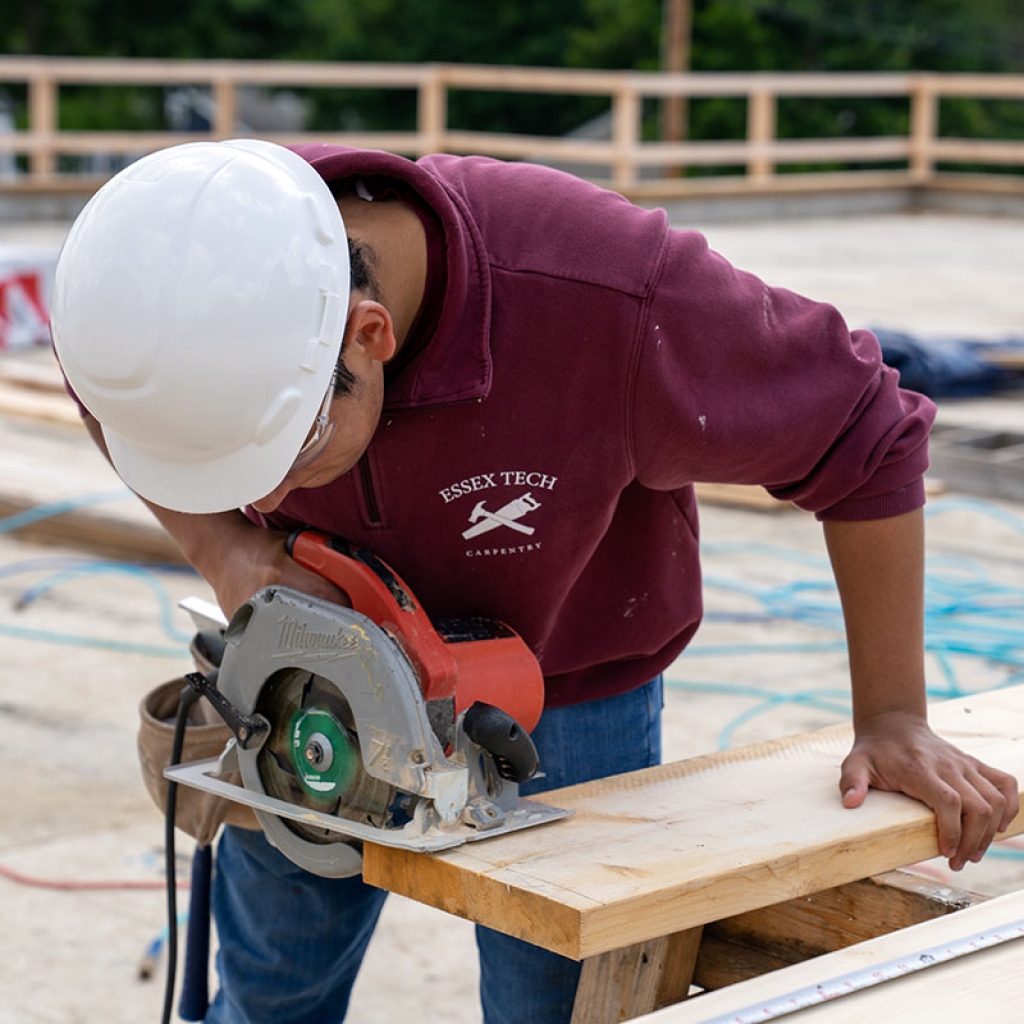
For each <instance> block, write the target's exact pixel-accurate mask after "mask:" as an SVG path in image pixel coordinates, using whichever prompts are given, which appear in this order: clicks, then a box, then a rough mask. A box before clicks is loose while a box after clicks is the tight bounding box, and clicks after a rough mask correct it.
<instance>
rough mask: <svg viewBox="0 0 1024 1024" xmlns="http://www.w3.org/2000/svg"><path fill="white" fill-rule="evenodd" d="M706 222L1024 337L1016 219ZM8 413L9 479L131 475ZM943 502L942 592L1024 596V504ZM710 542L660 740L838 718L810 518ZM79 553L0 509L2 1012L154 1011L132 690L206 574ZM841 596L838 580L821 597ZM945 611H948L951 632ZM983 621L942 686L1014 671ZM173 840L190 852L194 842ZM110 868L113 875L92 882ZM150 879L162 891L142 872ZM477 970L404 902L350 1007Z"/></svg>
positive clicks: (86, 1016)
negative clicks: (33, 532)
mask: <svg viewBox="0 0 1024 1024" xmlns="http://www.w3.org/2000/svg"><path fill="white" fill-rule="evenodd" d="M696 226H699V225H696ZM62 230H63V228H62V226H52V225H27V226H21V227H18V228H14V227H10V226H4V227H0V240H3V241H11V242H18V241H21V242H32V241H35V242H37V243H38V244H55V243H57V242H59V238H60V237H61V233H62ZM708 233H709V236H710V240H711V244H712V246H713V247H714V248H717V249H719V250H720V251H722V252H723V253H724V254H725V255H726V256H728V257H729V258H730V259H732V260H733V261H734V262H735V263H737V264H738V265H740V266H743V267H745V268H747V269H751V270H754V271H755V272H757V273H759V274H760V275H761V276H763V277H765V278H766V279H767V280H769V281H771V282H772V283H776V284H783V285H786V286H789V287H792V288H795V289H796V290H799V291H803V292H806V293H808V294H812V295H815V296H816V297H820V298H824V299H827V300H829V301H832V302H834V303H836V305H838V306H839V307H840V308H841V309H843V310H844V312H846V314H847V318H848V320H850V322H851V323H854V324H856V325H858V326H860V325H873V326H884V327H889V328H892V329H901V330H907V331H910V332H914V333H918V334H925V335H930V334H935V335H944V336H966V337H972V338H974V337H986V338H993V339H998V338H1002V337H1005V336H1007V335H1016V336H1020V335H1022V334H1024V289H1022V288H1021V287H1020V282H1021V281H1024V244H1022V243H1024V225H1022V224H1021V223H1020V222H1019V221H1012V220H1000V219H994V218H993V219H988V218H979V217H958V216H952V215H950V216H935V215H927V216H912V217H904V216H874V217H859V218H851V219H829V220H810V221H786V222H779V223H751V224H719V225H713V226H709V228H708ZM8 358H14V357H8ZM940 417H942V418H946V419H950V420H953V419H958V420H960V421H964V422H969V423H973V424H976V425H982V426H993V425H999V426H1000V428H1002V429H1018V430H1024V403H1022V401H1021V394H1020V393H1008V394H1006V395H1003V396H1000V397H999V398H991V399H984V400H974V401H971V402H955V403H952V402H951V403H942V404H941V407H940ZM0 432H2V433H3V436H4V443H3V444H2V445H0V468H3V470H4V474H3V475H4V477H5V478H9V477H10V476H11V475H12V473H13V470H12V469H11V466H12V465H13V464H14V463H13V461H12V460H17V459H18V458H19V455H18V451H17V450H18V449H19V448H20V449H21V450H22V451H26V452H27V451H30V452H31V455H30V458H31V459H32V460H34V464H36V465H38V466H39V474H38V479H39V480H40V481H41V484H40V495H39V501H45V500H49V495H51V494H55V493H56V492H57V491H58V490H59V483H58V482H56V481H54V482H53V483H51V482H50V479H51V477H52V476H53V475H54V474H53V470H54V467H58V468H59V470H60V471H61V472H60V473H59V474H57V475H59V476H60V477H61V478H62V479H63V480H64V487H65V490H67V489H68V488H70V486H71V481H73V482H74V489H78V490H79V491H80V493H86V492H91V493H95V492H100V491H104V490H106V489H110V488H113V487H116V485H117V481H116V479H115V478H114V477H113V475H112V473H111V471H110V470H109V468H108V467H107V466H106V464H105V463H104V462H103V461H102V459H100V458H99V457H98V455H96V453H94V452H93V451H92V449H91V448H90V447H89V446H88V443H87V442H86V441H85V439H84V437H83V436H81V435H80V434H76V433H75V432H73V431H70V430H69V428H65V427H52V426H51V427H44V426H43V425H40V424H31V423H27V422H26V421H18V422H13V421H9V420H2V421H0ZM21 459H22V461H21V462H18V463H17V472H18V473H19V474H23V473H24V456H21ZM48 474H49V475H48ZM60 496H62V497H64V496H66V494H64V493H61V495H60ZM116 504H117V503H115V504H112V505H111V506H110V511H111V514H112V515H113V514H114V513H115V511H116ZM119 504H120V505H121V506H123V505H124V504H125V503H124V502H121V503H119ZM929 512H930V537H929V547H928V552H929V573H930V579H931V583H932V587H933V591H934V592H935V593H936V594H939V593H942V592H943V588H944V587H951V588H952V590H953V591H954V592H963V593H967V592H968V591H972V592H978V591H981V592H989V591H993V592H994V591H995V590H996V589H997V588H998V587H1004V588H1007V589H1008V590H1014V588H1016V592H1017V593H1018V595H1019V588H1020V586H1021V580H1022V579H1024V573H1022V567H1024V537H1022V534H1024V506H1022V505H1020V504H1016V503H1013V502H1008V501H1000V502H991V501H989V500H987V498H986V496H984V495H965V494H961V493H958V492H955V491H949V490H947V491H946V492H945V493H943V494H940V495H937V496H936V497H935V498H934V499H933V501H932V502H931V505H930V509H929ZM703 539H704V545H705V552H706V553H705V568H706V575H707V583H708V586H707V606H708V619H707V623H706V625H705V627H704V629H703V630H702V632H701V635H700V637H699V638H698V640H697V642H696V643H695V644H694V645H693V647H692V648H691V650H690V651H689V652H688V653H687V654H686V655H684V656H683V657H682V658H681V659H679V661H678V662H677V663H676V664H675V665H674V666H673V668H672V670H671V671H670V672H669V674H668V680H669V690H668V695H667V706H666V716H665V753H666V757H668V758H672V759H675V758H681V757H686V756H690V755H694V754H698V753H701V752H704V751H707V750H709V749H714V748H716V747H718V746H720V745H737V744H742V743H748V742H754V741H758V740H761V739H764V738H768V737H771V736H779V735H784V734H788V733H792V732H798V731H803V730H806V729H810V728H815V727H817V726H820V725H828V724H832V723H834V722H836V721H838V720H840V719H841V718H842V717H843V716H844V714H845V710H844V708H845V701H844V697H843V694H844V693H845V689H846V679H845V663H844V657H843V653H842V651H841V649H840V648H839V646H838V644H837V641H838V640H839V637H838V634H837V633H836V632H835V631H834V630H832V629H830V628H827V627H823V626H820V625H816V626H811V625H809V624H808V623H806V622H804V621H800V620H798V619H793V618H787V617H784V616H783V615H782V611H781V609H782V602H783V601H784V599H786V598H787V597H788V596H790V594H791V589H792V588H793V587H794V586H796V587H803V586H804V585H807V584H816V583H818V582H825V581H827V579H828V575H827V570H826V569H825V566H824V562H823V558H824V551H823V546H822V542H821V536H820V530H819V528H818V527H817V525H816V524H815V523H814V522H813V520H811V519H810V517H808V516H805V515H803V514H801V513H798V512H795V511H790V510H777V511H753V510H749V509H743V508H730V507H723V506H717V505H708V506H707V507H706V508H705V509H704V512H703ZM82 555H83V552H81V551H78V550H74V549H72V548H68V547H53V546H46V547H42V546H38V545H35V544H31V543H27V542H25V541H24V540H23V539H19V535H18V534H17V533H16V532H15V533H11V532H4V530H3V523H2V522H0V655H2V662H0V664H2V665H3V670H2V671H0V778H2V779H3V780H4V783H5V784H4V785H3V786H2V787H0V869H2V870H7V871H8V872H11V871H13V872H18V873H21V874H22V875H23V876H27V881H31V882H34V883H37V884H27V881H26V880H24V879H23V880H22V881H15V880H12V879H11V878H10V877H7V878H3V877H0V906H2V908H3V910H2V915H3V917H2V920H3V928H2V929H0V1024H73V1022H83V1024H84V1022H88V1024H97V1022H103V1024H129V1022H130V1024H141V1022H145V1021H154V1022H155V1021H157V1020H158V1019H159V1010H160V1004H161V997H162V993H161V987H162V968H163V961H161V962H160V964H159V965H158V970H157V973H156V975H155V976H154V978H152V979H151V980H149V981H141V980H140V979H139V977H138V969H139V965H140V962H141V961H142V958H143V955H144V953H145V951H146V949H147V946H148V945H149V944H150V943H151V942H152V941H153V940H154V939H156V938H157V937H158V936H159V935H160V932H161V929H162V928H163V927H164V924H165V912H164V895H163V892H162V891H161V887H160V880H161V878H162V870H163V865H162V852H161V851H162V823H161V820H160V818H159V816H158V814H157V812H156V811H155V810H154V809H153V807H152V806H151V805H150V803H149V801H148V798H147V796H146V793H145V791H144V789H143V787H142V785H141V782H140V781H139V776H138V769H137V764H136V760H135V751H134V742H135V740H134V737H135V723H136V704H137V702H138V699H139V698H140V697H141V695H142V694H143V693H144V692H145V691H146V690H147V689H149V688H150V687H151V686H153V685H155V684H157V683H159V682H161V681H163V680H165V679H170V678H173V677H175V676H177V675H179V674H180V673H182V672H183V671H186V670H188V668H189V667H190V666H189V662H188V658H187V654H186V642H187V637H188V633H189V628H190V627H189V623H188V620H187V617H186V616H185V615H184V613H181V612H180V611H178V610H177V609H176V608H175V603H176V601H177V600H179V599H180V598H182V597H184V596H186V595H189V594H199V595H200V596H206V597H209V596H210V594H209V591H208V589H207V588H206V587H205V584H203V583H202V582H201V581H200V580H198V579H197V578H196V577H194V576H192V575H191V574H186V573H183V572H181V571H170V570H156V571H149V572H146V573H142V572H140V571H138V570H137V569H135V568H132V567H130V566H124V565H110V564H108V563H103V564H100V565H94V566H93V567H91V568H88V569H86V568H83V567H82V566H81V565H79V564H78V563H77V562H76V561H74V560H77V559H80V558H81V557H82ZM72 569H74V570H75V571H70V570H72ZM829 600H831V597H830V594H829V592H828V591H827V590H826V591H824V592H823V593H822V596H821V598H820V601H819V602H818V603H827V602H828V601H829ZM1016 615H1017V617H1016V618H1009V619H1008V620H1006V621H1004V622H1003V623H1002V624H1001V625H1002V626H1003V628H1006V629H1009V630H1015V631H1016V634H1017V636H1018V637H1020V636H1021V635H1024V613H1022V612H1021V611H1020V605H1019V602H1018V608H1017V612H1016ZM945 628H946V623H945V622H944V621H941V620H939V619H937V620H936V621H935V622H934V629H935V631H936V634H937V635H938V636H939V637H940V638H941V636H942V635H943V634H942V630H943V629H945ZM976 639H977V646H976V648H972V650H970V651H968V652H967V653H963V654H956V655H946V654H943V655H942V656H941V657H934V658H933V659H932V661H931V666H930V667H931V670H932V676H931V679H932V683H933V686H934V688H935V696H936V698H938V697H939V696H940V695H942V694H944V693H949V692H952V691H954V690H955V691H956V692H963V693H966V692H973V691H974V690H977V689H981V688H987V687H991V686H996V685H1000V684H1001V683H1003V682H1004V681H1005V680H1007V679H1008V678H1009V677H1010V676H1011V669H1009V668H1008V667H1007V666H1005V665H1001V664H999V663H998V662H996V661H994V660H992V659H991V658H990V657H988V656H986V650H987V649H986V647H985V645H984V640H985V637H984V635H983V634H982V631H980V630H977V631H976ZM767 647H770V648H771V650H767ZM1018 655H1019V646H1018ZM181 852H182V854H183V857H182V864H181V867H182V870H183V871H185V870H187V860H188V853H189V850H188V845H187V843H186V842H185V841H182V843H181ZM920 869H921V870H923V871H925V872H927V873H929V874H931V875H932V876H934V877H938V878H941V879H948V880H949V881H950V882H951V883H954V884H957V885H960V886H963V887H966V888H974V889H976V890H978V891H982V892H987V893H990V894H996V893H1000V892H1007V891H1012V890H1015V889H1019V888H1021V887H1022V886H1024V851H1022V850H1021V849H1020V848H1019V847H1018V846H1017V845H1016V844H1014V843H1009V844H1006V845H1004V846H1003V847H1002V848H1000V849H999V850H997V851H994V853H993V855H992V856H990V857H989V858H987V859H986V861H985V862H984V863H983V864H981V865H978V866H972V867H970V868H968V869H967V870H965V871H964V872H963V873H961V874H960V875H958V876H956V877H955V878H954V877H952V876H950V875H949V874H948V872H947V871H946V869H945V866H944V865H943V864H942V863H941V862H930V863H929V864H927V865H923V866H921V868H920ZM97 883H100V884H101V885H103V886H106V887H99V888H90V886H95V885H96V884H97ZM137 883H144V884H147V885H150V886H152V888H148V889H146V888H133V886H135V885H136V884H137ZM475 986H476V967H475V956H474V949H473V937H472V929H471V927H470V926H469V925H467V924H466V923H465V922H462V921H458V920H455V919H452V918H449V917H447V916H445V915H443V914H441V913H439V912H436V911H432V910H429V909H427V908H423V907H420V906H418V905H416V904H412V903H409V902H408V901H404V900H392V901H391V902H390V903H389V905H388V907H387V909H386V911H385V916H384V919H383V921H382V924H381V927H380V930H379V932H378V934H377V936H376V937H375V940H374V943H373V944H372V946H371V952H370V955H369V957H368V960H367V962H366V965H365V967H364V971H363V973H362V975H361V977H360V980H359V983H358V986H357V991H356V993H355V997H354V1000H353V1005H352V1009H351V1013H350V1016H349V1020H350V1021H351V1022H353V1024H379V1022H387V1021H392V1020H402V1019H428V1020H444V1021H446V1022H448V1024H474V1022H476V1021H478V1020H479V1011H478V1008H477V1001H476V993H475Z"/></svg>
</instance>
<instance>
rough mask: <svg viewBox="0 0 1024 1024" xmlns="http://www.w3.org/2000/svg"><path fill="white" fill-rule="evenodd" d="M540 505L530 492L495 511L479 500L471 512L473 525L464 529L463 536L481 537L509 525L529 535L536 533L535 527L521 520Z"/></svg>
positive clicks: (467, 537)
mask: <svg viewBox="0 0 1024 1024" xmlns="http://www.w3.org/2000/svg"><path fill="white" fill-rule="evenodd" d="M540 506H541V503H540V502H539V501H537V499H536V498H534V496H533V495H532V494H530V493H529V492H527V493H526V494H523V495H522V496H521V497H518V498H516V499H515V500H514V501H510V502H509V503H508V504H507V505H502V506H501V508H499V509H496V510H494V511H493V512H492V511H491V510H490V509H488V508H487V502H486V501H478V502H477V503H476V507H475V508H474V509H473V511H472V512H470V514H469V521H470V522H471V523H472V524H473V525H472V526H470V528H469V529H468V530H463V532H462V536H463V537H464V538H465V539H466V540H471V539H472V538H473V537H479V536H480V534H482V533H488V532H490V531H491V530H496V529H497V528H498V527H499V526H507V527H508V528H509V529H510V530H515V531H516V532H517V533H525V534H526V535H527V536H528V537H529V536H531V535H532V534H533V533H534V527H532V526H526V525H525V524H524V523H521V522H519V520H520V519H522V518H523V516H525V515H526V514H527V513H528V512H533V511H535V510H536V509H538V508H540Z"/></svg>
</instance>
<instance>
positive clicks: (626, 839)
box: [364, 686, 1024, 960]
mask: <svg viewBox="0 0 1024 1024" xmlns="http://www.w3.org/2000/svg"><path fill="white" fill-rule="evenodd" d="M932 721H933V724H934V725H935V727H936V729H937V731H939V732H940V733H941V734H943V735H945V736H947V737H948V738H949V739H951V740H952V741H953V742H955V743H957V744H959V745H960V746H961V747H963V748H964V749H966V750H968V751H969V752H971V753H973V754H974V755H975V756H978V757H980V758H982V759H983V760H985V761H988V762H989V763H991V764H994V765H996V766H998V767H1000V768H1003V769H1004V770H1006V771H1009V772H1011V773H1013V774H1014V775H1016V777H1017V778H1024V744H1020V743H1019V742H1018V737H1019V736H1021V735H1024V687H1020V686H1018V687H1014V688H1010V689H1005V690H997V691H993V692H991V693H986V694H981V695H979V696H976V697H967V698H962V699H960V700H957V701H950V702H947V703H941V704H936V705H934V706H933V708H932ZM850 741H851V730H850V729H849V727H848V726H837V727H833V728H829V729H824V730H820V731H818V732H813V733H808V734H805V735H801V736H794V737H789V738H787V739H782V740H778V741H774V742H771V743H764V744H758V745H755V746H751V747H745V748H740V749H737V750H732V751H725V752H722V753H718V754H712V755H708V756H706V757H700V758H695V759H693V760H689V761H682V762H677V763H675V764H669V765H663V766H661V767H658V768H651V769H648V770H646V771H642V772H634V773H630V774H627V775H620V776H616V777H613V778H609V779H602V780H599V781H597V782H593V783H588V784H586V785H583V786H575V787H571V788H568V789H562V790H557V791H554V792H552V793H548V794H546V796H545V799H546V800H547V801H548V802H549V803H551V804H554V805H556V806H560V807H568V808H572V809H574V810H575V812H576V813H575V815H574V816H573V817H571V818H568V819H564V820H561V821H558V822H556V823H552V824H549V825H545V826H541V827H539V828H533V829H527V830H525V831H522V832H516V833H512V834H510V835H505V836H499V837H495V838H493V839H489V840H487V841H486V842H479V843H471V844H467V845H466V846H463V847H460V848H458V849H456V850H453V851H449V852H445V853H442V854H436V855H425V854H415V853H410V852H408V851H402V850H394V849H387V848H384V847H378V846H373V845H370V844H368V845H367V846H366V848H365V850H364V876H365V878H366V880H367V881H368V882H370V883H371V884H373V885H378V886H380V887H382V888H385V889H389V890H392V891H394V892H397V893H400V894H402V895H404V896H407V897H410V898H412V899H416V900H419V901H420V902H423V903H426V904H430V905H432V906H435V907H439V908H440V909H442V910H445V911H448V912H449V913H452V914H456V915H458V916H460V917H464V918H468V919H469V920H473V921H478V922H480V923H482V924H485V925H488V926H489V927H491V928H495V929H498V930H500V931H504V932H506V933H508V934H511V935H515V936H518V937H519V938H523V939H526V940H527V941H530V942H533V943H535V944H537V945H540V946H544V947H546V948H548V949H551V950H554V951H555V952H558V953H561V954H563V955H565V956H570V957H573V958H575V959H580V960H582V959H585V958H587V957H590V956H594V955H596V954H598V953H603V952H607V951H609V950H613V949H618V948H621V947H625V946H629V945H633V944H635V943H640V942H645V941H647V940H649V939H655V938H660V937H661V936H664V935H670V934H673V933H675V932H679V931H684V930H686V929H688V928H693V927H698V926H700V925H703V924H707V923H708V922H711V921H717V920H720V919H722V918H725V917H729V916H732V915H734V914H739V913H743V912H745V911H748V910H753V909H756V908H758V907H765V906H769V905H771V904H774V903H779V902H782V901H783V900H787V899H794V898H797V897H799V896H803V895H806V894H809V893H813V892H818V891H820V890H823V889H828V888H831V887H833V886H836V885H842V884H844V883H846V882H851V881H854V880H857V879H860V878H863V877H866V876H869V875H873V874H879V873H881V872H884V871H888V870H891V869H892V868H894V867H899V866H902V865H906V864H913V863H917V862H918V861H922V860H927V859H929V858H931V857H935V856H937V854H938V849H937V843H936V836H935V821H934V816H933V815H932V814H931V812H930V811H928V810H927V808H925V807H924V806H923V805H921V804H919V803H918V802H917V801H914V800H911V799H910V798H908V797H904V796H902V795H899V794H892V793H882V792H873V793H871V794H870V795H869V797H868V799H867V801H866V803H865V805H864V806H863V807H861V808H859V809H857V810H856V811H850V810H846V809H844V808H843V807H842V805H841V803H840V800H839V795H838V791H837V784H838V779H839V766H840V763H841V762H842V760H843V758H844V757H845V755H846V753H847V751H848V749H849V745H850ZM1022 830H1024V812H1022V814H1020V815H1018V817H1017V818H1016V819H1015V820H1014V822H1013V823H1012V824H1011V826H1010V829H1009V830H1008V832H1007V834H1008V835H1016V834H1018V833H1020V832H1021V831H1022Z"/></svg>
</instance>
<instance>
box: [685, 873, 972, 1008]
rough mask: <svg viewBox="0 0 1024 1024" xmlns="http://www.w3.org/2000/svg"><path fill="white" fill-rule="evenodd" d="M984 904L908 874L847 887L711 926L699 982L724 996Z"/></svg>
mask: <svg viewBox="0 0 1024 1024" xmlns="http://www.w3.org/2000/svg"><path fill="white" fill-rule="evenodd" d="M986 899H987V897H985V896H982V895H979V894H978V893H974V892H968V891H967V890H965V889H957V888H955V887H952V886H948V885H943V884H942V883H939V882H936V881H933V880H932V879H929V878H924V877H922V876H921V875H915V874H912V873H911V872H909V871H890V872H887V873H886V874H884V875H879V876H876V877H874V878H867V879H862V880H860V881H857V882H849V883H847V884H846V885H841V886H836V887H835V888H832V889H826V890H825V891H823V892H819V893H813V894H812V895H810V896H802V897H800V898H799V899H796V900H787V901H785V902H784V903H778V904H776V905H775V906H771V907H765V908H764V909H762V910H752V911H748V912H747V913H745V914H737V915H736V916H734V917H730V918H726V919H725V920H723V921H715V922H714V923H712V924H708V925H706V926H705V928H704V941H703V943H702V944H701V947H700V954H699V956H698V959H697V964H696V968H695V971H694V975H693V982H694V984H695V985H698V986H699V987H700V988H702V989H705V990H714V989H719V988H724V987H725V986H726V985H734V984H736V983H737V982H740V981H745V980H746V979H747V978H752V977H756V976H757V975H759V974H764V973H766V972H768V971H774V970H777V969H778V968H780V967H784V966H787V965H788V964H794V963H801V962H803V961H804V960H809V959H811V958H812V957H816V956H823V955H824V954H826V953H832V952H834V951H835V950H837V949H843V948H844V947H846V946H852V945H854V944H855V943H857V942H862V941H864V940H866V939H869V938H874V937H876V936H879V935H885V934H887V933H888V932H892V931H898V930H899V929H901V928H909V927H910V926H911V925H915V924H919V923H920V922H922V921H929V920H931V919H932V918H935V917H941V916H943V915H945V914H951V913H955V912H956V911H958V910H962V909H963V908H964V907H969V906H974V905H975V904H977V903H982V902H984V901H985V900H986Z"/></svg>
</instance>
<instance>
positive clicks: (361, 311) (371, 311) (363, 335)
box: [342, 299, 398, 363]
mask: <svg viewBox="0 0 1024 1024" xmlns="http://www.w3.org/2000/svg"><path fill="white" fill-rule="evenodd" d="M342 347H343V348H344V349H345V351H346V353H347V356H348V358H349V359H351V358H353V356H356V355H357V353H358V354H361V355H364V356H365V357H366V358H368V359H371V360H374V361H375V362H381V363H386V362H387V361H388V360H389V359H390V358H391V357H392V356H393V355H394V354H395V352H396V350H397V348H398V342H397V341H396V340H395V325H394V323H393V322H392V320H391V314H390V313H389V312H388V311H387V307H385V306H382V305H381V304H380V303H379V302H375V301H374V300H373V299H359V300H358V301H356V302H355V303H354V304H353V305H352V308H351V309H350V310H349V314H348V323H347V324H346V325H345V338H344V340H343V341H342Z"/></svg>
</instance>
